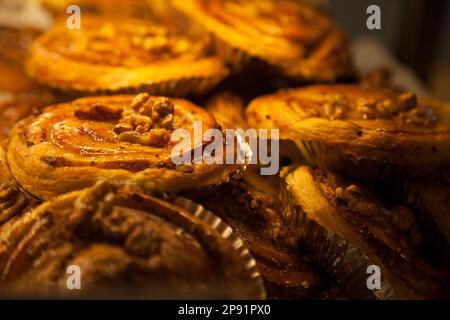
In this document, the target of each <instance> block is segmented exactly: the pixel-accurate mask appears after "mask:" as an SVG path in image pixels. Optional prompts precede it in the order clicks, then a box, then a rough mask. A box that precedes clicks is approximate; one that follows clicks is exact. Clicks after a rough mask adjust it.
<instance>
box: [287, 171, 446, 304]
mask: <svg viewBox="0 0 450 320" xmlns="http://www.w3.org/2000/svg"><path fill="white" fill-rule="evenodd" d="M283 174H284V175H285V177H284V183H283V187H282V191H281V195H282V201H283V211H282V214H283V216H284V217H285V220H286V221H287V223H288V224H289V225H290V227H291V228H292V229H293V230H295V231H296V234H298V235H299V237H300V240H299V243H300V245H301V246H302V247H303V249H304V250H306V251H307V252H308V254H310V255H311V256H312V257H313V259H314V260H315V261H316V262H317V263H318V264H319V265H320V266H321V267H322V268H324V270H326V271H328V272H330V273H332V274H333V275H334V276H335V278H336V279H337V281H338V283H339V284H341V285H342V286H343V287H344V289H345V290H346V291H347V292H348V293H349V294H350V295H351V296H353V297H357V298H360V299H362V298H379V299H392V298H394V299H401V298H403V299H420V298H424V297H428V298H442V297H445V295H446V294H448V292H446V290H447V287H448V281H449V278H448V275H446V274H445V272H444V270H442V271H441V270H439V269H436V268H434V267H432V266H431V265H429V264H428V263H427V262H426V261H424V260H423V259H422V258H421V257H420V256H419V255H418V254H417V252H416V249H417V248H418V246H419V245H420V242H421V241H422V237H421V235H420V233H419V232H418V231H417V224H416V222H415V220H414V217H413V214H412V212H411V211H409V210H408V209H407V208H406V207H405V206H398V207H390V206H388V205H387V204H386V203H384V202H383V200H382V199H380V198H378V197H377V196H376V195H375V194H374V193H373V191H372V190H371V188H370V186H368V185H364V184H361V183H357V182H354V181H350V180H347V179H345V178H342V177H340V176H338V175H335V174H332V173H330V172H327V171H323V170H320V169H316V170H314V169H312V168H310V167H306V166H303V167H300V168H297V169H294V170H293V171H292V172H289V170H286V172H283ZM371 265H376V266H379V268H380V269H381V273H382V275H383V277H382V278H381V281H382V283H381V286H380V288H379V289H378V290H370V289H369V288H368V286H367V285H366V279H367V272H366V270H367V268H368V267H369V266H371Z"/></svg>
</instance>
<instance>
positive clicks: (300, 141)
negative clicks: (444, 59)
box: [246, 85, 450, 179]
mask: <svg viewBox="0 0 450 320" xmlns="http://www.w3.org/2000/svg"><path fill="white" fill-rule="evenodd" d="M246 114H247V118H248V121H249V124H250V126H251V127H257V128H278V129H280V137H281V138H282V139H284V140H291V141H293V142H295V143H296V144H297V145H298V148H299V149H300V151H301V152H302V154H303V156H304V157H305V158H306V160H307V161H308V162H310V163H311V164H317V165H319V166H320V167H324V168H328V169H331V170H332V171H336V172H339V173H343V174H347V175H350V176H356V177H361V178H371V179H373V178H375V179H379V178H386V177H391V176H405V175H407V176H418V175H426V174H428V173H429V172H431V171H432V170H434V169H437V168H439V167H440V166H442V165H445V164H446V163H449V162H450V106H449V105H448V104H446V103H443V102H438V101H431V100H427V99H421V98H417V97H416V96H415V95H414V94H413V93H410V92H397V91H393V90H391V89H386V88H383V89H380V88H363V87H359V86H353V85H328V86H327V85H315V86H309V87H305V88H298V89H293V90H286V91H281V92H279V93H276V94H273V95H268V96H263V97H259V98H256V99H255V100H254V101H252V102H251V103H250V105H249V107H248V109H247V113H246Z"/></svg>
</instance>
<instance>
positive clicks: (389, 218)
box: [335, 185, 422, 247]
mask: <svg viewBox="0 0 450 320" xmlns="http://www.w3.org/2000/svg"><path fill="white" fill-rule="evenodd" d="M335 192H336V198H337V199H340V200H342V201H344V202H345V203H346V206H347V208H348V209H350V210H351V211H353V212H355V213H356V214H358V215H360V216H361V217H363V218H365V219H367V221H369V222H371V223H374V224H376V225H377V226H379V227H380V228H382V229H384V230H394V231H393V232H394V233H395V234H404V235H405V236H406V239H407V241H408V242H409V243H410V244H411V245H413V246H414V247H418V246H419V245H420V242H421V241H422V238H421V236H420V233H419V232H418V231H417V226H416V223H415V220H414V217H413V214H412V213H411V211H410V210H409V209H408V208H406V207H403V206H399V207H394V208H386V207H385V206H384V205H383V204H382V203H381V202H380V201H379V200H377V199H376V198H374V197H372V198H370V199H369V198H368V197H366V196H365V195H364V193H363V190H361V189H360V188H359V187H357V186H356V185H350V186H349V187H347V188H345V189H344V188H342V187H338V188H337V189H336V190H335Z"/></svg>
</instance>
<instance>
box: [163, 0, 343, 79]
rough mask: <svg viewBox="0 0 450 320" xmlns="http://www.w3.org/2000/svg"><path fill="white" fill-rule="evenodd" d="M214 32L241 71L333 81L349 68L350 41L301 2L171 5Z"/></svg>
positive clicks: (212, 0) (199, 0)
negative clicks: (257, 67) (250, 68)
mask: <svg viewBox="0 0 450 320" xmlns="http://www.w3.org/2000/svg"><path fill="white" fill-rule="evenodd" d="M172 3H173V4H174V6H175V8H176V9H177V10H179V11H181V12H182V13H184V14H185V15H187V16H188V17H190V18H191V19H192V20H194V22H195V23H196V24H198V25H201V26H202V27H203V28H204V29H205V30H206V31H207V32H209V33H211V34H212V36H213V38H214V40H215V42H216V47H217V51H218V53H219V54H220V55H221V56H222V57H224V58H225V59H226V60H227V61H228V62H229V63H230V64H232V65H234V66H235V67H236V68H240V67H241V66H242V65H245V64H248V63H250V62H252V60H255V61H258V62H261V61H262V62H263V63H264V64H267V65H269V66H271V67H272V68H275V69H276V70H277V71H281V72H282V74H284V75H285V76H287V77H291V78H295V79H302V80H308V81H310V80H320V81H333V80H336V79H337V78H339V77H340V76H343V75H346V74H347V73H348V72H349V69H350V68H349V67H350V53H349V46H348V43H347V39H346V37H345V35H344V34H343V32H342V30H341V29H340V28H339V27H338V26H337V25H336V24H335V23H334V22H333V21H332V20H331V19H330V18H329V17H328V16H327V15H326V14H324V13H323V12H321V11H319V10H317V9H314V8H313V7H310V6H308V5H306V4H302V3H300V1H289V0H287V1H276V0H225V1H224V0H172Z"/></svg>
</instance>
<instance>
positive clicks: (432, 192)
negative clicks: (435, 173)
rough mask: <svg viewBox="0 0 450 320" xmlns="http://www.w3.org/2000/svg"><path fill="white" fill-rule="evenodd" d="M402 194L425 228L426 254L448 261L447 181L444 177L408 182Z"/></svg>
mask: <svg viewBox="0 0 450 320" xmlns="http://www.w3.org/2000/svg"><path fill="white" fill-rule="evenodd" d="M403 193H404V198H405V200H406V202H407V203H408V205H409V206H410V207H411V208H412V209H413V210H414V212H415V214H416V218H417V220H418V221H419V222H420V225H421V227H422V228H423V229H424V240H427V245H426V247H425V250H426V251H427V253H432V254H433V256H434V258H435V257H438V258H441V259H446V260H448V261H450V184H449V183H446V182H445V181H444V180H443V181H437V180H419V181H408V182H406V183H405V187H404V190H403Z"/></svg>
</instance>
